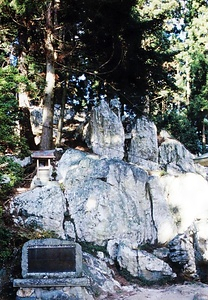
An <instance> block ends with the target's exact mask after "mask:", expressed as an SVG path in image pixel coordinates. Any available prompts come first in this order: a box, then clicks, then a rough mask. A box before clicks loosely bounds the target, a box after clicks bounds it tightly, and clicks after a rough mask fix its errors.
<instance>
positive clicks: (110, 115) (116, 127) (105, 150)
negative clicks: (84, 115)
mask: <svg viewBox="0 0 208 300" xmlns="http://www.w3.org/2000/svg"><path fill="white" fill-rule="evenodd" d="M85 139H86V143H87V145H88V147H89V148H91V149H92V151H93V152H94V153H96V154H99V155H102V156H107V157H110V158H119V159H122V158H123V157H124V140H125V134H124V129H123V126H122V122H121V119H120V114H119V109H118V114H116V113H115V112H113V111H112V110H111V109H110V107H109V105H108V104H107V102H105V101H104V100H102V101H101V102H100V105H99V106H97V107H94V108H93V109H92V112H91V116H90V120H89V124H88V125H87V126H86V128H85Z"/></svg>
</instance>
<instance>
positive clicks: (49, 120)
mask: <svg viewBox="0 0 208 300" xmlns="http://www.w3.org/2000/svg"><path fill="white" fill-rule="evenodd" d="M53 34H54V23H53V3H52V1H50V3H49V4H48V6H47V11H46V38H45V49H46V87H45V96H44V100H43V129H42V136H41V142H40V149H41V150H47V149H52V148H53V99H54V88H55V67H54V62H55V51H54V45H53V40H54V36H53Z"/></svg>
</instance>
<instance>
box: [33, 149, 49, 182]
mask: <svg viewBox="0 0 208 300" xmlns="http://www.w3.org/2000/svg"><path fill="white" fill-rule="evenodd" d="M32 159H34V160H35V161H36V164H37V173H36V177H37V178H39V179H40V181H41V182H42V183H43V184H47V182H48V181H49V180H50V177H51V174H52V172H53V162H54V161H55V155H54V150H40V151H34V152H33V153H32Z"/></svg>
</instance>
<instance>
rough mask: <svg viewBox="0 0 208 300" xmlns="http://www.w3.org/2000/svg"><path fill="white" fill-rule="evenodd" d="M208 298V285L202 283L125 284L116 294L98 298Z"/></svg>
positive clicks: (176, 299)
mask: <svg viewBox="0 0 208 300" xmlns="http://www.w3.org/2000/svg"><path fill="white" fill-rule="evenodd" d="M116 299H119V300H208V285H206V284H201V283H194V284H183V285H172V286H166V287H158V288H157V287H154V288H143V287H139V286H136V285H134V286H125V287H123V288H122V291H118V292H117V293H115V294H111V295H110V294H105V295H101V296H100V297H99V298H98V300H116Z"/></svg>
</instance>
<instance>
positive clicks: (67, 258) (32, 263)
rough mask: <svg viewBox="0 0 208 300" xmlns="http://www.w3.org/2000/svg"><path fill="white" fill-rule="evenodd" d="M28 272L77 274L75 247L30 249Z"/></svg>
mask: <svg viewBox="0 0 208 300" xmlns="http://www.w3.org/2000/svg"><path fill="white" fill-rule="evenodd" d="M28 272H29V273H60V272H76V249H75V247H38V248H28Z"/></svg>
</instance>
